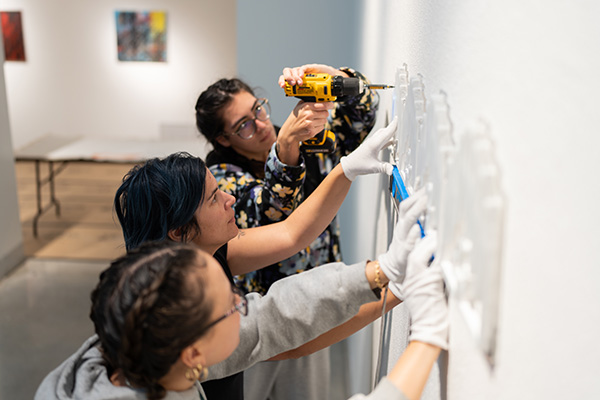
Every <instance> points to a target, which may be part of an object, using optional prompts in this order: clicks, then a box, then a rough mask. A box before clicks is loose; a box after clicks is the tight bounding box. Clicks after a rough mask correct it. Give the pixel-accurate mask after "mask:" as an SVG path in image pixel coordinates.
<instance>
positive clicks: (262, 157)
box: [235, 149, 269, 163]
mask: <svg viewBox="0 0 600 400" xmlns="http://www.w3.org/2000/svg"><path fill="white" fill-rule="evenodd" d="M235 151H236V152H237V153H238V154H241V155H242V156H244V157H246V158H247V159H248V160H251V161H252V160H254V161H260V162H263V163H265V162H267V157H268V156H269V151H266V152H264V153H254V152H245V151H240V150H239V149H235Z"/></svg>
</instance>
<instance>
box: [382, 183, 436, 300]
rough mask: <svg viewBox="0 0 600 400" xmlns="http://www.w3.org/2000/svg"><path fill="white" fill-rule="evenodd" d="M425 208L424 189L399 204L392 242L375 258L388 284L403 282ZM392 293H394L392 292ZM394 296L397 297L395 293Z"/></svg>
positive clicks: (419, 234)
mask: <svg viewBox="0 0 600 400" xmlns="http://www.w3.org/2000/svg"><path fill="white" fill-rule="evenodd" d="M426 208H427V195H426V194H425V188H421V189H420V190H418V191H417V192H415V193H414V194H413V195H412V196H409V197H408V198H407V199H406V200H403V201H402V202H400V215H399V216H398V222H397V223H396V226H395V227H394V235H393V237H392V242H391V243H390V246H389V247H388V251H387V252H386V253H385V254H381V255H380V256H379V257H377V260H378V261H379V266H380V267H381V272H383V273H384V274H385V276H387V278H388V279H389V280H390V283H392V282H397V283H402V281H403V280H404V275H405V273H406V262H407V258H408V254H409V253H410V252H411V251H412V249H413V247H414V246H415V242H416V241H417V239H418V238H419V237H420V236H421V230H420V228H419V225H417V218H418V217H419V215H421V214H423V212H424V211H425V209H426ZM392 293H394V291H393V290H392ZM394 295H395V296H396V297H398V295H396V293H394ZM398 298H399V299H401V298H400V297H398Z"/></svg>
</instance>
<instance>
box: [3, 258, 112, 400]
mask: <svg viewBox="0 0 600 400" xmlns="http://www.w3.org/2000/svg"><path fill="white" fill-rule="evenodd" d="M107 266H108V263H107V262H97V261H95V262H85V261H83V262H82V261H77V262H74V261H72V260H68V261H67V260H51V261H50V260H40V259H30V260H28V261H26V262H25V263H24V264H23V265H22V266H20V267H19V268H18V269H16V270H15V271H14V272H13V273H12V274H10V275H9V276H7V277H5V278H4V279H2V280H1V281H0V399H2V400H8V399H10V400H21V399H32V398H33V395H34V393H35V390H36V389H37V386H38V385H39V383H40V382H41V381H42V379H43V378H44V377H45V376H46V374H47V373H48V372H50V371H51V370H52V369H53V368H55V367H56V366H58V365H59V364H60V363H61V362H62V361H64V359H65V358H67V357H68V356H69V355H70V354H71V353H73V351H74V350H75V349H77V347H79V345H80V344H81V342H82V341H83V340H84V339H85V338H87V337H88V336H90V335H91V334H92V332H93V327H92V323H91V321H90V319H89V318H88V314H89V307H90V300H89V299H90V293H91V291H92V289H93V287H94V286H95V284H96V282H97V281H98V275H99V273H100V271H102V270H103V269H104V268H106V267H107Z"/></svg>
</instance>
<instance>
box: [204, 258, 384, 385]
mask: <svg viewBox="0 0 600 400" xmlns="http://www.w3.org/2000/svg"><path fill="white" fill-rule="evenodd" d="M247 298H248V315H247V316H246V317H242V318H241V326H240V344H239V345H238V347H237V349H236V350H235V351H234V353H233V354H232V355H231V356H230V357H229V358H228V359H227V360H225V361H223V362H221V363H219V364H217V365H214V366H212V367H210V368H209V376H210V379H216V378H221V377H224V376H228V375H231V374H233V373H235V372H238V371H242V370H244V369H246V368H248V367H250V366H251V365H253V364H255V363H257V362H259V361H264V360H267V359H269V358H271V357H273V356H275V355H277V354H280V353H282V352H284V351H287V350H291V349H295V348H296V347H298V346H301V345H302V344H304V343H306V342H308V341H310V340H312V339H314V338H316V337H317V336H319V335H321V334H322V333H325V332H327V331H329V330H330V329H332V328H334V327H336V326H338V325H340V324H341V323H343V322H345V321H347V320H348V319H350V318H352V317H353V316H354V315H356V313H357V312H358V310H359V308H360V306H361V305H363V304H365V303H369V302H373V301H377V300H378V298H377V296H376V295H375V293H374V292H373V291H372V290H371V288H370V287H369V283H368V282H367V278H366V276H365V263H364V262H362V263H358V264H354V265H351V266H346V265H345V264H343V263H331V264H326V265H323V266H321V267H319V268H315V269H312V270H309V271H305V272H302V273H300V274H297V275H292V276H289V277H287V278H284V279H281V280H279V281H277V282H275V283H274V284H273V285H272V286H271V288H270V289H269V291H268V292H267V294H266V295H265V296H264V297H261V296H260V295H258V294H256V293H250V294H248V295H247Z"/></svg>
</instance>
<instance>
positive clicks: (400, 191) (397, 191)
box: [391, 165, 425, 237]
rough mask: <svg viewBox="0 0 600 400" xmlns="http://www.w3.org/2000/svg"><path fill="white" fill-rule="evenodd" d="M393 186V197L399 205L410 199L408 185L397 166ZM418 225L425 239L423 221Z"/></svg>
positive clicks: (418, 222)
mask: <svg viewBox="0 0 600 400" xmlns="http://www.w3.org/2000/svg"><path fill="white" fill-rule="evenodd" d="M391 186H392V187H391V191H392V196H393V197H394V198H395V199H396V200H398V203H400V202H401V201H402V200H404V199H407V198H408V191H407V190H406V185H404V181H403V180H402V176H401V175H400V171H399V170H398V167H397V166H396V165H394V169H393V171H392V183H391ZM396 212H398V210H396ZM417 224H419V228H420V229H421V237H425V230H424V229H423V225H421V221H419V220H417Z"/></svg>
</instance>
